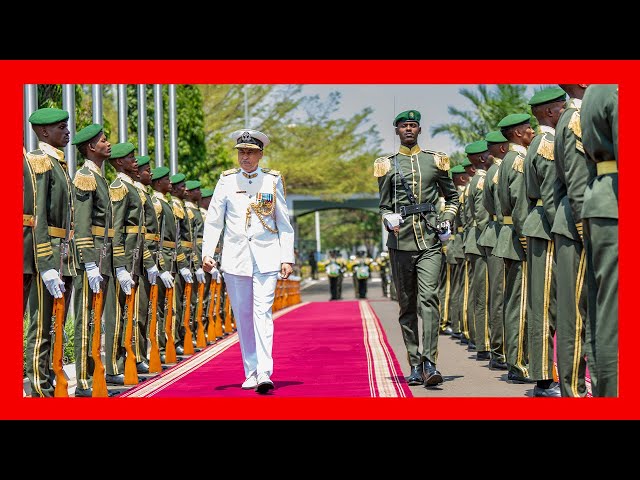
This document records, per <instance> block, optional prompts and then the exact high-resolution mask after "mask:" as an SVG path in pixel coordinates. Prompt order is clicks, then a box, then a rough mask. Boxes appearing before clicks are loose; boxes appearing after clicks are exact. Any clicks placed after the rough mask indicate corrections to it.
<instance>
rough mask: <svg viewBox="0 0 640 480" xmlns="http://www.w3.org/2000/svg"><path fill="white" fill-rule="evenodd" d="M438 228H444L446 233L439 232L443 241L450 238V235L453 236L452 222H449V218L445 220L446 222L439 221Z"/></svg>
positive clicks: (439, 236)
mask: <svg viewBox="0 0 640 480" xmlns="http://www.w3.org/2000/svg"><path fill="white" fill-rule="evenodd" d="M436 228H437V229H438V230H444V233H439V234H438V238H439V239H440V241H441V242H445V241H447V240H449V237H450V236H451V223H449V220H445V221H444V222H442V223H439V224H438V225H436ZM445 229H446V230H445Z"/></svg>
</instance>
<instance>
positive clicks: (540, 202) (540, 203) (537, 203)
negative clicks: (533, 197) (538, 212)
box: [536, 198, 542, 207]
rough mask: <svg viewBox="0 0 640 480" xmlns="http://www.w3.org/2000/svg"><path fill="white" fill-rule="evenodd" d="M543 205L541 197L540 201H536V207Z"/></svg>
mask: <svg viewBox="0 0 640 480" xmlns="http://www.w3.org/2000/svg"><path fill="white" fill-rule="evenodd" d="M541 206H542V199H541V198H539V199H538V201H537V202H536V207H541Z"/></svg>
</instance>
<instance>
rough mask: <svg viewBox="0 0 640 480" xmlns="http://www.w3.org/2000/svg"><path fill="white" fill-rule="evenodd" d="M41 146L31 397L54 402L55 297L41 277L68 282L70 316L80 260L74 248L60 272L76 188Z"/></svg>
mask: <svg viewBox="0 0 640 480" xmlns="http://www.w3.org/2000/svg"><path fill="white" fill-rule="evenodd" d="M68 118H69V114H68V113H67V112H66V111H64V110H58V109H54V108H51V109H49V108H46V109H45V108H43V109H40V110H36V111H35V112H34V113H33V114H32V115H31V116H30V117H29V121H30V122H31V124H32V125H49V124H53V123H59V122H62V121H65V120H66V119H68ZM38 147H39V148H38V149H37V150H33V151H31V152H29V153H27V162H29V167H30V168H31V172H32V174H33V177H32V178H33V185H34V190H35V209H34V217H35V220H34V226H33V242H34V243H35V265H36V269H37V271H38V275H37V276H36V278H34V279H33V283H32V285H31V290H30V292H29V310H30V317H31V321H30V323H29V328H28V331H27V346H26V364H27V368H26V370H27V377H28V378H29V382H30V384H31V395H32V396H34V397H53V395H54V386H53V379H52V378H51V375H52V373H51V372H52V371H51V368H50V365H51V360H52V357H53V343H54V337H53V335H52V327H53V321H54V320H53V318H52V315H53V303H54V297H53V296H52V295H51V294H50V293H49V291H48V290H47V288H46V286H45V283H44V281H43V280H42V276H41V275H42V273H44V272H46V271H48V270H51V269H53V270H56V271H59V273H60V275H61V279H62V281H63V282H64V289H65V291H64V293H63V295H64V303H65V314H66V312H68V308H69V302H70V300H71V289H72V282H73V277H75V276H76V259H75V254H74V251H73V248H69V251H68V255H67V256H66V258H63V259H62V270H60V265H61V262H60V245H61V243H62V241H63V240H64V238H65V234H66V229H67V228H70V227H71V225H72V223H73V212H72V203H73V187H72V185H71V179H70V178H69V175H68V172H67V164H66V162H65V159H64V152H63V151H62V150H59V149H57V148H55V147H53V146H51V145H49V144H48V143H45V142H42V141H41V142H39V144H38ZM69 220H70V221H71V224H70V223H69ZM70 247H71V246H70ZM63 323H65V322H63Z"/></svg>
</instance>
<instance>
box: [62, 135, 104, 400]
mask: <svg viewBox="0 0 640 480" xmlns="http://www.w3.org/2000/svg"><path fill="white" fill-rule="evenodd" d="M71 143H73V144H74V145H76V146H77V148H78V150H79V151H80V153H81V154H82V156H83V157H84V158H85V161H84V164H83V165H82V168H80V169H79V170H77V171H76V174H75V177H74V179H73V184H74V185H75V187H76V188H75V195H74V233H75V247H76V255H77V259H78V265H77V271H78V275H77V276H76V277H75V278H74V279H73V290H74V294H73V299H74V300H73V309H74V312H75V321H74V323H75V328H74V332H75V333H74V340H73V341H74V352H75V358H76V381H77V387H76V391H75V396H76V397H91V396H92V385H93V370H94V367H95V365H94V363H93V358H92V357H91V339H92V337H93V335H99V336H101V335H102V334H101V325H102V319H101V318H95V315H94V311H93V295H94V294H96V293H99V292H100V291H101V290H102V292H103V298H104V299H110V300H111V301H115V296H114V295H113V293H112V292H111V295H109V293H110V290H113V273H112V272H113V266H112V255H113V252H112V248H111V241H112V238H113V211H112V208H111V199H110V198H109V184H108V183H107V181H106V179H105V178H104V176H103V174H102V164H103V163H104V162H105V160H107V159H108V158H109V156H110V155H111V144H110V143H109V141H108V140H107V137H106V136H105V134H104V132H103V130H102V126H101V125H98V124H92V125H89V126H88V127H85V128H83V129H82V130H80V131H79V132H78V133H77V134H76V135H75V137H74V138H73V142H71ZM105 229H107V231H106V232H105ZM105 234H106V235H105ZM105 237H106V239H107V242H106V244H105ZM103 311H104V305H103ZM110 311H113V308H111V309H110ZM92 323H93V325H91V324H92Z"/></svg>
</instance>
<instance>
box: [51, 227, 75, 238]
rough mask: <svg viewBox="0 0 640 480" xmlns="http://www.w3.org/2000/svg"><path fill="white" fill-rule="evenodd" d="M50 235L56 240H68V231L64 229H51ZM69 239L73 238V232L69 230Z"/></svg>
mask: <svg viewBox="0 0 640 480" xmlns="http://www.w3.org/2000/svg"><path fill="white" fill-rule="evenodd" d="M48 230H49V235H50V236H52V237H56V238H66V233H67V232H66V230H65V229H64V228H58V227H49V228H48ZM69 238H73V230H69Z"/></svg>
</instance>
